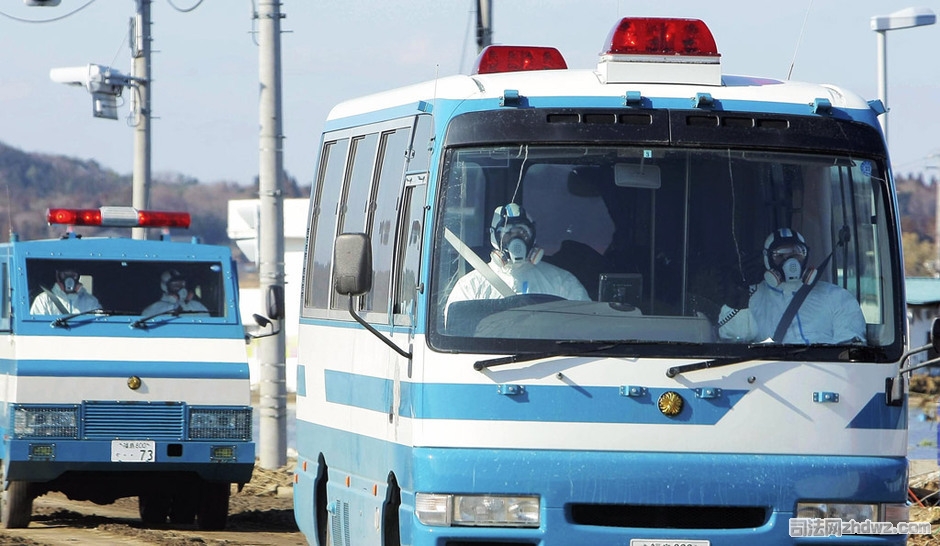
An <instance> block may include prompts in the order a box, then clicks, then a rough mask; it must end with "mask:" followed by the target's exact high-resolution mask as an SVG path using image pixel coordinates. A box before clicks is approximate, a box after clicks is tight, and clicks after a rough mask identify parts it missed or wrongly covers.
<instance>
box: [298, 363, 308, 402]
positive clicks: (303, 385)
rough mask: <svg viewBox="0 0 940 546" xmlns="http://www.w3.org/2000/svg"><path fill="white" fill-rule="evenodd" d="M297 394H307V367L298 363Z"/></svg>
mask: <svg viewBox="0 0 940 546" xmlns="http://www.w3.org/2000/svg"><path fill="white" fill-rule="evenodd" d="M296 394H297V396H307V367H306V366H304V365H303V364H298V365H297V392H296Z"/></svg>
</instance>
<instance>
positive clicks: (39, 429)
mask: <svg viewBox="0 0 940 546" xmlns="http://www.w3.org/2000/svg"><path fill="white" fill-rule="evenodd" d="M13 435H14V436H15V437H16V438H78V407H75V406H65V407H61V406H60V407H52V406H17V407H16V408H15V409H14V410H13Z"/></svg>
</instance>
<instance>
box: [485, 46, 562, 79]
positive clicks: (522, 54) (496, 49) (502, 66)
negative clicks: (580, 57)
mask: <svg viewBox="0 0 940 546" xmlns="http://www.w3.org/2000/svg"><path fill="white" fill-rule="evenodd" d="M566 68H568V63H566V62H565V58H564V57H562V55H561V52H560V51H558V50H557V49H555V48H554V47H538V46H508V45H491V46H486V48H485V49H484V50H483V51H481V52H480V55H479V56H478V57H477V61H476V65H475V66H474V67H473V72H472V74H495V73H499V72H522V71H525V70H564V69H566Z"/></svg>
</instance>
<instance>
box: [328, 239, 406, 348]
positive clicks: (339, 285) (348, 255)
mask: <svg viewBox="0 0 940 546" xmlns="http://www.w3.org/2000/svg"><path fill="white" fill-rule="evenodd" d="M333 289H334V290H336V291H337V292H338V293H339V294H342V295H344V296H349V315H350V316H351V317H352V318H354V319H356V322H358V323H359V324H361V325H362V327H363V328H365V329H366V330H368V331H369V332H371V333H372V335H374V336H375V337H376V338H378V339H379V340H380V341H381V342H382V343H384V344H386V345H388V347H389V348H390V349H392V350H393V351H395V352H396V353H398V354H400V355H401V356H403V357H405V358H407V359H409V360H411V353H410V352H408V351H406V350H404V349H402V348H401V347H399V346H398V345H395V343H393V342H392V340H390V339H389V338H388V337H386V336H385V335H384V334H382V333H381V332H379V331H378V330H376V329H375V327H373V326H372V325H371V324H369V323H368V322H366V320H365V319H363V318H362V317H361V316H359V313H358V312H357V311H356V305H357V303H356V301H357V300H356V297H358V296H361V295H363V294H366V293H368V292H369V290H372V240H371V239H370V238H369V236H368V235H366V234H365V233H342V234H340V235H337V236H336V244H334V245H333Z"/></svg>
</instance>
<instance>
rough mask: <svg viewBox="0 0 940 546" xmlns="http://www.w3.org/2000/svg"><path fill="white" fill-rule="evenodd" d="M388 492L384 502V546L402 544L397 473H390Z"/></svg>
mask: <svg viewBox="0 0 940 546" xmlns="http://www.w3.org/2000/svg"><path fill="white" fill-rule="evenodd" d="M387 491H388V492H387V493H386V494H385V502H384V503H382V546H401V524H400V523H399V521H398V518H399V516H398V509H399V508H400V507H401V489H400V488H399V487H398V480H397V479H395V475H394V474H392V473H391V472H389V474H388V490H387Z"/></svg>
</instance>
